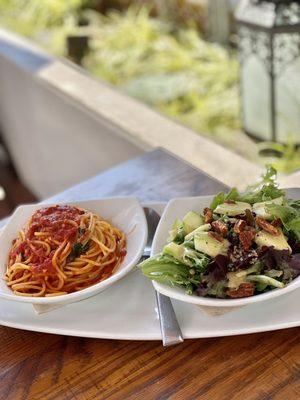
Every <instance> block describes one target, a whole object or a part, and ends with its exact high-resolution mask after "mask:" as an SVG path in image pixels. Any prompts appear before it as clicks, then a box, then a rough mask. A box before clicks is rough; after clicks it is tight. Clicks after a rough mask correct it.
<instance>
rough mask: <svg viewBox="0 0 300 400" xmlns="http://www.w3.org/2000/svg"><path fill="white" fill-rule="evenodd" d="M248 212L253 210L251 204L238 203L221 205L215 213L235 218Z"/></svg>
mask: <svg viewBox="0 0 300 400" xmlns="http://www.w3.org/2000/svg"><path fill="white" fill-rule="evenodd" d="M246 210H250V211H251V210H252V207H251V205H250V204H249V203H244V202H243V201H236V202H235V203H222V204H219V205H218V206H217V208H216V209H215V210H214V212H215V213H216V214H222V215H229V216H230V217H234V216H235V215H241V214H245V212H246Z"/></svg>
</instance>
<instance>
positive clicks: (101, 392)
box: [0, 150, 300, 400]
mask: <svg viewBox="0 0 300 400" xmlns="http://www.w3.org/2000/svg"><path fill="white" fill-rule="evenodd" d="M220 178H221V177H220ZM222 188H223V187H222V184H220V183H219V182H216V181H214V180H212V179H211V178H209V177H207V176H206V175H204V174H202V173H201V172H199V171H197V170H195V169H193V168H191V167H189V166H188V165H186V164H183V163H182V162H180V161H179V160H176V159H174V158H173V157H171V156H169V155H168V154H166V153H164V152H162V151H160V150H158V151H154V152H151V153H148V154H146V155H145V156H143V157H140V158H138V159H136V160H132V161H130V162H128V163H126V164H123V165H121V166H119V167H116V168H114V169H112V170H110V171H107V172H105V173H104V174H101V175H99V176H97V177H94V178H92V179H91V180H89V181H87V182H84V183H82V184H80V185H78V186H76V187H74V188H71V189H70V190H68V191H66V192H65V193H62V194H60V195H58V196H56V197H55V199H56V200H57V201H58V200H62V199H64V200H78V199H88V198H96V197H101V196H110V195H116V194H120V195H121V194H136V195H137V196H138V197H139V198H140V199H141V200H143V201H147V200H167V199H169V198H170V197H174V196H182V195H196V194H209V193H214V192H216V191H218V190H220V189H222ZM287 312H288V310H287ZM79 317H80V316H79ZM99 318H100V316H99ZM0 345H1V352H0V400H10V399H11V400H19V399H20V400H21V399H22V400H23V399H24V400H25V399H30V400H31V399H32V400H60V399H61V400H74V399H76V400H92V399H111V400H114V399H116V400H117V399H122V400H123V399H132V400H135V399H143V400H146V399H149V400H152V399H159V400H164V399H180V400H181V399H182V400H193V399H203V400H219V399H220V400H227V399H228V400H239V399H241V400H264V399H266V400H267V399H268V400H269V399H277V400H279V399H284V400H290V399H291V400H293V399H295V400H296V399H300V330H299V329H297V328H293V329H287V330H281V331H276V332H266V333H260V334H252V335H244V336H235V337H225V338H212V339H197V340H186V341H185V342H184V343H183V344H181V345H178V346H175V347H171V348H167V349H164V348H163V347H162V345H161V343H160V342H138V341H112V340H99V339H85V338H73V337H64V336H60V335H50V334H43V333H36V332H27V331H22V330H16V329H11V328H6V327H1V328H0Z"/></svg>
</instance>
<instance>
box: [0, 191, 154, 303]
mask: <svg viewBox="0 0 300 400" xmlns="http://www.w3.org/2000/svg"><path fill="white" fill-rule="evenodd" d="M116 199H118V200H120V201H121V200H131V201H132V203H133V204H135V207H136V209H137V211H138V213H139V217H140V218H141V221H142V223H143V229H142V236H141V238H140V241H139V244H138V245H137V249H136V255H135V256H134V257H133V258H132V260H131V261H130V262H129V263H128V265H126V266H125V267H124V268H123V269H122V270H120V271H117V273H116V274H113V275H112V276H110V277H109V278H107V279H106V280H104V281H102V282H99V283H97V284H95V285H92V286H90V287H88V288H86V289H82V290H80V291H78V292H74V293H69V294H66V295H61V296H54V297H22V296H17V295H15V294H14V293H11V294H10V293H3V292H2V291H0V298H3V299H5V300H11V301H17V302H20V303H31V304H49V305H50V304H52V305H54V304H58V303H59V304H64V303H65V304H69V303H75V302H77V301H80V300H84V299H86V298H88V297H91V296H94V295H96V294H98V293H99V292H101V291H102V290H105V289H107V288H108V287H110V286H111V285H113V284H114V283H115V282H117V281H118V280H120V279H121V278H123V277H124V276H126V275H127V274H128V273H129V272H130V271H131V270H132V269H133V268H134V266H135V265H136V263H137V262H138V261H139V259H140V258H141V255H142V253H143V251H144V248H145V245H146V241H147V237H148V227H147V221H146V217H145V213H144V211H143V208H142V206H141V204H140V202H139V201H138V199H137V198H136V197H134V196H114V197H103V198H100V199H99V198H98V199H88V200H80V201H58V202H51V203H48V202H43V203H39V204H36V203H32V204H25V205H20V206H19V207H17V208H16V210H15V211H14V213H15V212H16V211H17V210H19V209H21V208H23V207H36V206H41V207H46V206H47V207H48V206H55V205H74V206H78V207H80V206H81V205H83V204H87V203H89V202H91V203H92V202H100V203H101V201H112V200H116ZM14 213H13V214H12V216H13V215H14ZM9 223H10V221H8V223H7V224H6V225H5V226H4V227H3V229H1V231H0V238H1V237H2V236H3V235H5V232H6V226H7V225H8V224H9ZM16 233H17V232H16Z"/></svg>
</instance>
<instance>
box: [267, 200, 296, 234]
mask: <svg viewBox="0 0 300 400" xmlns="http://www.w3.org/2000/svg"><path fill="white" fill-rule="evenodd" d="M266 209H267V211H268V212H269V213H270V214H271V215H272V217H274V218H280V219H281V222H282V224H283V226H284V228H285V229H286V230H287V231H288V232H291V233H293V234H294V236H295V237H296V239H297V240H300V207H299V201H293V200H291V201H287V203H286V205H278V204H269V205H267V206H266Z"/></svg>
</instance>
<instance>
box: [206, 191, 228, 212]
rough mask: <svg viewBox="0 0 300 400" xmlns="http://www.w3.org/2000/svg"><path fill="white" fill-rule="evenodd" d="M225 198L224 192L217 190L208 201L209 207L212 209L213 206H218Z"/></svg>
mask: <svg viewBox="0 0 300 400" xmlns="http://www.w3.org/2000/svg"><path fill="white" fill-rule="evenodd" d="M224 200H225V193H224V192H219V193H218V194H216V195H215V197H214V198H213V200H212V202H211V203H210V206H209V208H211V209H212V210H214V209H215V208H217V207H218V205H219V204H222V203H224Z"/></svg>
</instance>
